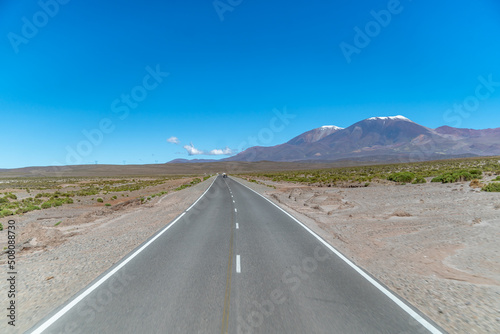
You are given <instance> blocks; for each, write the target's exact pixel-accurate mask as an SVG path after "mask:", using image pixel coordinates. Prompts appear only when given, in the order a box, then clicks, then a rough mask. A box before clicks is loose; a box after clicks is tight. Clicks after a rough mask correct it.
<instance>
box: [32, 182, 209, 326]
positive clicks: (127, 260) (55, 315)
mask: <svg viewBox="0 0 500 334" xmlns="http://www.w3.org/2000/svg"><path fill="white" fill-rule="evenodd" d="M216 179H217V177H216V178H215V179H214V181H213V182H212V184H210V186H209V187H208V188H207V190H205V192H204V193H203V194H202V195H201V196H200V197H199V198H198V199H197V200H196V202H194V204H196V203H197V202H198V201H199V200H200V199H201V198H202V197H203V196H204V195H205V194H206V193H207V191H208V190H209V189H210V188H211V187H212V185H213V184H214V182H215V180H216ZM194 204H193V205H191V206H190V207H189V209H191V208H192V207H193V206H194ZM189 209H188V210H189ZM188 210H186V211H188ZM185 214H186V212H183V213H182V214H181V215H180V216H179V217H177V218H176V219H175V220H174V221H173V222H171V223H170V224H168V225H167V226H166V227H165V228H164V229H163V230H161V231H160V232H158V234H156V235H155V236H154V237H153V238H152V239H151V240H149V241H148V242H147V243H146V244H144V246H142V247H141V248H139V249H138V250H137V251H135V252H134V253H133V254H132V255H130V256H129V257H128V258H126V259H125V260H124V261H123V262H121V263H120V264H119V265H118V266H116V267H115V268H114V269H113V270H111V271H110V272H109V273H107V274H106V276H104V277H102V278H101V279H100V280H98V281H97V282H95V283H94V284H93V285H92V286H90V287H89V288H88V289H87V290H85V291H84V292H83V293H82V294H80V295H79V296H78V297H76V298H75V299H73V300H72V301H71V302H70V303H69V304H68V305H66V306H65V307H63V308H62V309H61V310H60V311H59V312H57V313H56V314H54V315H53V316H52V317H51V318H49V319H48V320H47V321H45V322H44V323H43V324H41V325H40V327H38V328H37V329H35V330H34V331H33V332H32V334H39V333H42V332H43V331H44V330H46V329H47V328H49V327H50V326H51V325H52V324H53V323H54V322H56V321H57V320H59V318H61V317H62V316H63V315H64V314H65V313H66V312H68V311H69V310H70V309H72V308H73V307H74V306H75V305H76V304H78V303H79V302H80V301H82V299H84V298H85V297H87V296H88V295H89V294H90V293H91V292H92V291H94V290H95V289H97V288H98V287H99V286H100V285H101V284H103V283H104V282H106V281H107V280H108V279H109V278H110V277H111V276H113V275H114V274H115V273H116V272H117V271H118V270H120V269H121V268H123V267H124V266H125V265H126V264H127V263H129V262H130V261H131V260H132V259H133V258H134V257H136V256H137V255H138V254H139V253H140V252H142V251H143V250H144V249H145V248H146V247H148V246H149V245H151V244H152V243H153V241H155V240H156V239H158V238H159V237H160V236H161V235H162V234H163V233H165V232H166V231H167V230H168V229H169V228H171V227H172V226H173V225H174V224H175V223H177V222H178V221H179V219H181V218H182V217H183V216H184V215H185Z"/></svg>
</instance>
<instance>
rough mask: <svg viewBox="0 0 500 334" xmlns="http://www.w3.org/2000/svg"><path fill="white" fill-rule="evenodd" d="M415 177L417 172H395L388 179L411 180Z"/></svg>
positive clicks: (397, 180)
mask: <svg viewBox="0 0 500 334" xmlns="http://www.w3.org/2000/svg"><path fill="white" fill-rule="evenodd" d="M414 178H415V174H413V173H412V172H399V173H393V174H391V175H389V176H388V177H387V180H389V181H394V182H404V183H407V182H411V181H413V179H414Z"/></svg>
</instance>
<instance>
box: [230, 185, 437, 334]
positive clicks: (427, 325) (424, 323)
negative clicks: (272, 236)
mask: <svg viewBox="0 0 500 334" xmlns="http://www.w3.org/2000/svg"><path fill="white" fill-rule="evenodd" d="M233 180H234V181H235V182H237V183H239V184H241V185H242V186H243V187H245V188H247V189H249V190H251V191H253V192H254V193H256V194H257V195H259V196H260V197H262V198H263V199H265V200H266V201H268V202H269V203H271V204H272V205H274V206H275V207H277V208H278V209H280V210H281V211H283V212H284V213H285V214H286V215H287V216H289V217H290V218H292V219H293V220H294V221H295V222H297V223H298V224H299V225H301V226H302V227H303V228H304V229H305V230H306V231H307V232H309V233H311V234H312V235H313V236H314V237H315V238H316V239H318V240H319V241H320V242H321V243H322V244H323V245H325V246H326V247H327V248H328V249H330V250H331V251H332V252H333V253H335V255H337V256H338V257H339V258H341V259H342V260H343V261H344V262H345V263H347V264H348V265H349V266H350V267H351V268H353V269H354V270H356V271H357V272H358V274H360V275H361V276H363V277H364V278H365V279H366V280H367V281H368V282H370V283H371V284H372V285H374V286H375V287H376V288H377V289H379V290H380V291H381V292H382V293H383V294H384V295H386V296H387V297H389V299H391V300H392V301H393V302H394V303H396V305H398V306H399V307H401V308H402V309H403V310H404V311H405V312H406V313H408V314H409V315H410V316H411V317H412V318H413V319H415V320H416V321H418V322H419V323H420V324H421V325H422V326H424V327H425V328H426V329H427V330H428V331H429V332H431V333H432V334H443V333H442V332H441V331H440V330H438V329H437V328H435V327H434V326H433V325H432V324H430V323H429V322H428V321H427V320H425V319H424V318H423V317H422V316H420V314H418V313H417V312H415V311H414V310H412V309H411V308H410V307H409V306H408V305H406V304H405V303H403V302H402V301H401V300H400V299H399V298H398V297H396V296H395V295H394V294H393V293H392V292H390V291H389V290H387V289H386V288H385V287H383V286H382V285H381V284H380V283H379V282H377V281H376V280H374V279H373V278H371V277H370V276H369V275H367V274H366V273H365V272H364V271H363V270H362V269H361V268H359V267H358V266H357V265H355V264H354V263H353V262H351V260H349V259H348V258H346V257H345V256H344V255H342V254H341V253H340V252H339V251H338V250H336V249H335V248H334V247H333V246H332V245H330V244H329V243H328V242H326V241H325V240H323V238H321V237H320V236H319V235H317V234H316V233H315V232H313V231H312V230H311V229H310V228H309V227H307V226H306V225H304V223H302V222H300V221H299V220H298V219H297V218H295V217H294V216H292V215H291V214H289V213H288V212H286V211H285V210H284V209H282V208H281V207H279V206H278V205H277V204H275V203H274V202H272V201H271V200H270V199H268V198H266V197H264V196H262V195H261V194H259V193H258V192H256V191H255V190H253V189H251V188H249V187H247V186H246V185H244V184H243V183H241V182H239V181H236V180H235V179H233Z"/></svg>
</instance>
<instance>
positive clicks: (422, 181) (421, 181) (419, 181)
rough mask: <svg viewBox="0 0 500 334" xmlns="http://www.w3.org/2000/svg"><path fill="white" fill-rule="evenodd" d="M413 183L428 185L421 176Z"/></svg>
mask: <svg viewBox="0 0 500 334" xmlns="http://www.w3.org/2000/svg"><path fill="white" fill-rule="evenodd" d="M412 183H413V184H418V183H427V181H426V180H425V179H424V178H423V177H421V176H417V177H416V178H415V180H413V182H412Z"/></svg>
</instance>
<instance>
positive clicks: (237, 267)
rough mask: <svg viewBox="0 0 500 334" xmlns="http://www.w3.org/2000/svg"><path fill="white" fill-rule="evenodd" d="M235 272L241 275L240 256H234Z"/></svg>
mask: <svg viewBox="0 0 500 334" xmlns="http://www.w3.org/2000/svg"><path fill="white" fill-rule="evenodd" d="M236 272H237V273H238V274H239V273H241V265H240V256H239V255H236Z"/></svg>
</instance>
